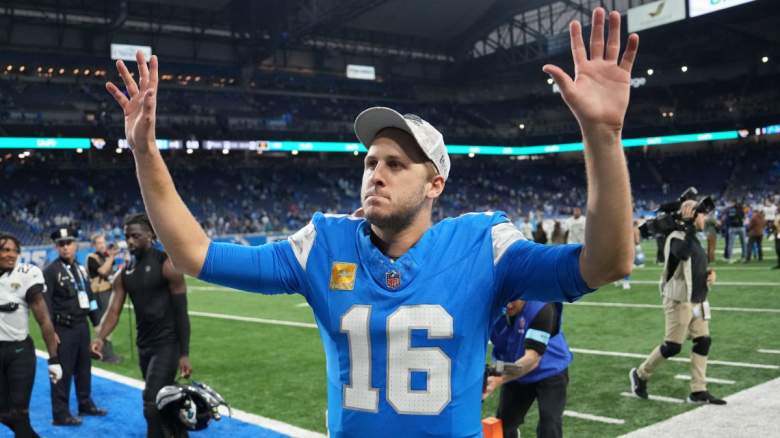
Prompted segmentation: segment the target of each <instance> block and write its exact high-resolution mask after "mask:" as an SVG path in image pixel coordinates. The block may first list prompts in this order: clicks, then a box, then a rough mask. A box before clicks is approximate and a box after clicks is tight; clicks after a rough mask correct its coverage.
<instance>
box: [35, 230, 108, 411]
mask: <svg viewBox="0 0 780 438" xmlns="http://www.w3.org/2000/svg"><path fill="white" fill-rule="evenodd" d="M51 238H52V240H53V241H54V244H55V246H56V248H57V253H58V254H59V257H58V258H57V259H56V260H54V261H53V262H51V263H49V265H48V266H46V268H44V270H43V278H44V279H45V281H46V290H47V293H46V294H44V298H46V305H47V307H48V308H49V311H50V312H51V320H52V321H53V322H54V330H55V332H56V333H57V335H58V336H59V338H60V344H59V347H58V349H57V353H58V356H59V361H60V364H61V365H62V379H60V381H59V382H57V383H56V384H54V383H52V385H51V406H52V418H53V423H54V424H55V425H57V426H78V425H80V424H81V419H80V418H78V417H74V416H72V415H71V414H70V409H69V407H68V401H69V398H70V382H71V379H74V380H75V382H76V398H77V399H78V408H79V416H84V415H93V416H104V415H106V414H107V411H106V410H105V409H100V408H98V407H97V406H95V403H94V402H93V401H92V396H91V392H92V359H91V358H90V356H89V327H88V326H87V317H89V318H90V320H91V321H92V325H93V326H96V325H97V324H98V323H99V322H100V321H99V320H98V316H97V303H96V302H95V299H94V297H93V295H92V290H90V288H89V277H88V276H87V272H86V270H85V269H84V268H83V267H82V266H80V265H79V263H78V261H77V260H76V234H75V233H74V232H73V231H72V230H70V229H68V228H61V229H59V230H57V231H55V232H54V233H52V234H51Z"/></svg>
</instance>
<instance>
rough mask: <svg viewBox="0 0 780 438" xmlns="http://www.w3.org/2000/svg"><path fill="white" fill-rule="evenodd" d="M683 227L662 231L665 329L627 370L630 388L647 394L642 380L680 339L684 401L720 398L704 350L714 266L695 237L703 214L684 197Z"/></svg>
mask: <svg viewBox="0 0 780 438" xmlns="http://www.w3.org/2000/svg"><path fill="white" fill-rule="evenodd" d="M680 210H681V216H682V219H683V223H684V230H677V231H673V232H671V233H670V234H669V236H667V238H666V244H665V245H664V246H665V250H664V253H665V254H667V257H666V262H665V264H664V272H663V274H662V275H663V276H662V277H661V285H660V288H661V295H663V303H664V317H665V335H664V342H663V344H661V345H660V346H658V347H656V348H655V349H654V350H653V352H652V353H650V355H649V356H648V357H647V359H645V361H644V362H643V363H642V365H640V366H639V368H633V369H631V371H630V372H629V379H630V381H631V391H632V392H633V393H634V394H635V395H636V396H637V397H639V398H643V399H646V398H648V394H647V382H648V381H649V380H650V378H651V377H652V375H653V372H654V371H655V370H656V369H657V368H658V367H659V366H660V365H661V364H662V363H664V362H665V361H666V359H668V358H670V357H672V356H675V355H676V354H678V353H679V352H680V350H681V349H682V343H683V342H685V340H686V339H691V340H692V341H693V348H692V350H691V384H690V387H691V393H690V394H689V395H688V398H687V401H688V402H689V403H709V404H715V405H724V404H726V401H725V400H721V399H718V398H716V397H714V396H713V395H712V394H710V393H709V392H708V391H707V378H706V374H707V355H708V354H709V350H710V344H711V343H712V339H711V338H710V325H709V320H710V305H709V302H708V301H707V293H708V292H709V288H710V286H712V284H713V283H715V271H713V270H712V269H708V261H707V254H706V253H705V252H704V249H703V248H702V246H701V243H699V240H698V239H697V238H696V231H697V230H703V229H704V223H705V221H706V220H707V214H705V213H701V212H697V211H696V201H693V200H690V201H685V202H684V203H683V204H682V206H681V207H680Z"/></svg>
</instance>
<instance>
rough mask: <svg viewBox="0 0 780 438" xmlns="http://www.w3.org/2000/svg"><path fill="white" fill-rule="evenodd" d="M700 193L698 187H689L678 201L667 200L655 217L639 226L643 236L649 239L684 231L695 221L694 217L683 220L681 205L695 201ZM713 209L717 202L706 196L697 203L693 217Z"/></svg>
mask: <svg viewBox="0 0 780 438" xmlns="http://www.w3.org/2000/svg"><path fill="white" fill-rule="evenodd" d="M698 194H699V191H698V190H696V187H688V189H687V190H685V191H684V192H683V193H682V195H680V197H679V198H678V199H677V200H676V201H672V202H667V203H665V204H662V205H661V206H660V207H658V210H656V211H655V217H654V218H653V219H650V220H648V221H646V222H645V223H644V224H642V226H640V227H639V232H640V233H641V235H642V238H643V239H649V238H651V237H654V236H657V235H667V234H669V233H671V232H672V231H678V230H679V231H684V230H685V228H686V226H687V225H688V224H690V223H691V222H693V218H691V219H688V220H687V221H686V220H683V218H682V214H681V213H680V206H681V205H682V203H683V202H685V201H691V200H693V201H695V200H696V197H697V196H698ZM713 210H715V202H714V201H713V200H712V198H711V197H709V196H707V197H704V198H702V199H701V200H699V202H697V203H696V207H695V208H694V215H693V217H694V218H695V217H696V215H697V214H699V213H702V214H709V213H711V212H712V211H713Z"/></svg>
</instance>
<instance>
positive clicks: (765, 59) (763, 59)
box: [761, 56, 769, 64]
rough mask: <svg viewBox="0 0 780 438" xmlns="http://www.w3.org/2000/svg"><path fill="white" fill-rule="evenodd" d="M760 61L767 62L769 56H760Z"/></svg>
mask: <svg viewBox="0 0 780 438" xmlns="http://www.w3.org/2000/svg"><path fill="white" fill-rule="evenodd" d="M761 62H763V63H764V64H766V63H767V62H769V57H768V56H764V57H762V58H761Z"/></svg>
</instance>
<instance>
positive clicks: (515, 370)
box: [501, 349, 541, 383]
mask: <svg viewBox="0 0 780 438" xmlns="http://www.w3.org/2000/svg"><path fill="white" fill-rule="evenodd" d="M540 360H541V356H540V355H539V354H538V353H537V352H536V351H535V350H530V349H528V350H526V351H525V354H524V355H523V357H521V358H520V359H517V360H516V361H514V362H513V363H506V364H504V371H503V372H502V373H501V377H502V379H503V381H504V383H506V382H510V381H512V380H515V379H519V378H520V377H523V376H525V375H526V374H528V373H530V372H531V371H533V370H535V369H536V367H537V366H538V365H539V361H540Z"/></svg>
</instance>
